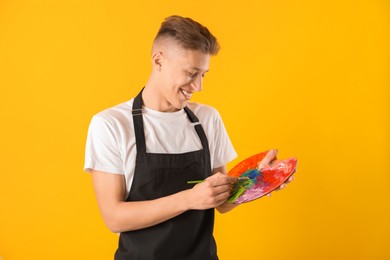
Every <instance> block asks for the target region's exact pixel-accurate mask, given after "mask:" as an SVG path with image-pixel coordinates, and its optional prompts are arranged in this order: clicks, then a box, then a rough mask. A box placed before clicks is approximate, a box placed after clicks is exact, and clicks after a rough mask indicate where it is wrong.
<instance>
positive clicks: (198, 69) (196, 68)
mask: <svg viewBox="0 0 390 260" xmlns="http://www.w3.org/2000/svg"><path fill="white" fill-rule="evenodd" d="M192 69H194V70H197V71H202V69H200V68H198V67H193V68H192ZM209 70H210V69H208V70H206V71H205V72H209Z"/></svg>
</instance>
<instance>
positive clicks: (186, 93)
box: [181, 89, 192, 99]
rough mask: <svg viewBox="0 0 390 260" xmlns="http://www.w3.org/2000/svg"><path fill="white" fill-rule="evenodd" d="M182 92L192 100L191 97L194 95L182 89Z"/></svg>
mask: <svg viewBox="0 0 390 260" xmlns="http://www.w3.org/2000/svg"><path fill="white" fill-rule="evenodd" d="M181 92H182V93H183V94H184V95H185V96H186V97H187V98H188V99H190V98H191V95H192V94H190V93H188V92H187V91H185V90H184V89H182V90H181Z"/></svg>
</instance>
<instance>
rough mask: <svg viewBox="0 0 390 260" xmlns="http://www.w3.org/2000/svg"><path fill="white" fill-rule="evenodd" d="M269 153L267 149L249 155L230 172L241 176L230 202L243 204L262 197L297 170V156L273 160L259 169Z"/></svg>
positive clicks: (232, 174)
mask: <svg viewBox="0 0 390 260" xmlns="http://www.w3.org/2000/svg"><path fill="white" fill-rule="evenodd" d="M267 153H268V151H265V152H262V153H259V154H255V155H253V156H251V157H248V158H246V159H245V160H243V161H241V162H240V163H238V164H237V165H236V166H235V167H233V168H232V169H231V170H230V171H229V172H228V175H230V176H233V177H240V179H239V180H237V182H236V183H235V184H234V185H233V189H232V194H231V195H230V197H229V199H228V201H227V202H228V203H233V204H241V203H245V202H249V201H252V200H255V199H258V198H261V197H263V196H264V195H267V194H268V193H270V192H271V191H273V190H275V189H277V188H278V187H279V186H280V185H282V184H283V183H284V182H285V181H287V179H288V178H289V177H290V176H291V175H292V174H293V173H294V172H295V170H296V166H297V159H296V158H289V159H286V160H273V161H272V162H271V163H270V164H268V165H267V166H265V167H264V168H262V169H260V170H259V169H258V168H257V166H258V164H259V163H260V162H261V161H262V160H263V159H264V157H265V156H266V155H267Z"/></svg>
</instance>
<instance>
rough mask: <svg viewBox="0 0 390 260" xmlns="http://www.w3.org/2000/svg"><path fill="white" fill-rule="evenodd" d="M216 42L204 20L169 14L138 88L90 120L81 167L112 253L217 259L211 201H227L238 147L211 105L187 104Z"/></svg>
mask: <svg viewBox="0 0 390 260" xmlns="http://www.w3.org/2000/svg"><path fill="white" fill-rule="evenodd" d="M218 50H219V45H218V42H217V40H216V38H215V37H214V36H213V35H212V34H211V33H210V32H209V31H208V29H207V28H206V27H204V26H202V25H201V24H199V23H197V22H195V21H193V20H192V19H190V18H183V17H179V16H171V17H168V18H167V19H166V20H165V21H164V22H163V23H162V24H161V28H160V30H159V32H158V34H157V36H156V37H155V40H154V42H153V47H152V57H151V58H152V59H151V61H152V72H151V74H150V77H149V79H148V81H147V83H146V85H145V87H144V89H143V90H142V91H141V92H140V93H139V94H138V96H137V97H136V98H134V99H131V100H130V101H128V102H125V103H122V104H119V105H117V106H115V107H112V108H109V109H107V110H104V111H102V112H100V113H98V114H97V115H95V116H94V117H93V119H92V121H91V124H90V127H89V131H88V138H87V146H86V161H85V170H86V171H88V172H91V173H92V177H93V185H94V189H95V193H96V198H97V201H98V205H99V209H100V211H101V214H102V216H103V219H104V222H105V223H106V225H107V226H108V228H109V229H110V230H111V231H113V232H120V238H119V246H118V249H117V251H116V253H115V259H117V260H124V259H163V260H175V259H178V260H184V259H194V260H195V259H196V260H200V259H201V260H208V259H210V260H211V259H218V257H217V252H216V245H215V241H214V238H213V226H214V208H216V209H217V210H218V211H220V212H222V213H224V212H227V211H229V210H231V209H232V208H234V207H235V206H234V205H232V204H227V203H225V202H226V200H227V198H228V197H229V194H230V190H231V187H232V183H234V182H235V181H236V179H235V178H233V177H230V176H227V175H226V163H228V162H229V161H231V160H233V159H234V158H235V157H236V152H235V151H234V148H233V146H232V144H231V142H230V139H229V137H228V135H227V133H226V130H225V128H224V125H223V123H222V120H221V118H220V116H219V114H218V112H217V111H216V110H215V109H214V108H212V107H209V106H206V105H202V104H197V103H191V102H189V100H190V99H191V96H192V95H193V94H194V93H195V92H199V91H201V90H202V82H203V78H204V76H205V75H206V73H207V72H208V70H209V61H210V56H211V55H216V54H217V53H218ZM275 155H276V152H275V151H274V150H272V151H271V152H270V154H269V156H268V157H267V158H268V160H272V159H273V158H274V157H275ZM265 163H266V162H265ZM203 179H204V180H205V181H203V182H201V183H199V184H196V185H194V184H188V183H187V182H188V181H191V180H203Z"/></svg>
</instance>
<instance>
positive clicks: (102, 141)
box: [84, 115, 124, 174]
mask: <svg viewBox="0 0 390 260" xmlns="http://www.w3.org/2000/svg"><path fill="white" fill-rule="evenodd" d="M92 170H97V171H103V172H108V173H119V174H124V170H123V163H122V160H121V156H120V149H119V143H118V133H117V131H116V129H115V128H114V127H113V126H112V125H111V124H110V123H109V122H108V121H107V120H106V119H104V118H103V117H101V116H99V115H95V116H93V117H92V120H91V122H90V124H89V128H88V136H87V142H86V148H85V162H84V171H86V172H91V171H92Z"/></svg>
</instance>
